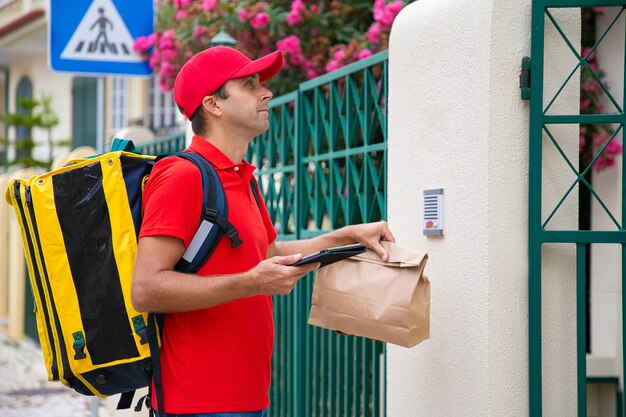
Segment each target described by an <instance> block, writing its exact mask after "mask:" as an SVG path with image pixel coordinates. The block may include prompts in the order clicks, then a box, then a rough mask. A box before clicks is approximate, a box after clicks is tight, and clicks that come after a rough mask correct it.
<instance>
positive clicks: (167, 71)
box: [159, 62, 176, 78]
mask: <svg viewBox="0 0 626 417" xmlns="http://www.w3.org/2000/svg"><path fill="white" fill-rule="evenodd" d="M159 73H160V74H161V76H162V77H164V78H172V77H174V75H176V67H174V65H172V64H170V63H169V62H163V63H162V64H161V70H160V71H159Z"/></svg>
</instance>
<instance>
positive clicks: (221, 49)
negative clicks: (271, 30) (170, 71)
mask: <svg viewBox="0 0 626 417" xmlns="http://www.w3.org/2000/svg"><path fill="white" fill-rule="evenodd" d="M282 66H283V55H282V53H281V52H280V51H276V52H272V53H271V54H269V55H266V56H264V57H262V58H259V59H257V60H256V61H253V60H251V59H250V58H248V57H247V56H245V55H244V54H242V53H241V52H239V51H238V50H236V49H233V48H229V47H226V46H216V47H213V48H209V49H205V50H204V51H202V52H198V53H197V54H195V55H194V56H192V57H191V58H190V59H189V61H187V62H186V63H185V65H183V67H182V68H181V69H180V71H179V72H178V75H177V76H176V81H174V101H175V102H176V103H177V104H178V105H179V106H180V107H182V109H183V111H184V115H185V117H187V119H190V118H191V116H193V114H194V112H195V111H196V110H197V109H198V107H200V105H201V104H202V100H203V99H204V97H206V96H208V95H211V94H213V93H214V92H215V91H216V90H217V89H218V88H220V87H221V86H222V85H223V84H224V83H225V82H226V81H228V80H230V79H233V78H241V77H246V76H248V75H253V74H259V81H260V82H265V81H267V80H269V79H270V78H272V77H273V76H274V75H276V74H277V73H278V71H280V69H281V68H282Z"/></svg>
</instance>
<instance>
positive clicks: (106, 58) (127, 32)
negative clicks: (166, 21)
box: [48, 0, 154, 75]
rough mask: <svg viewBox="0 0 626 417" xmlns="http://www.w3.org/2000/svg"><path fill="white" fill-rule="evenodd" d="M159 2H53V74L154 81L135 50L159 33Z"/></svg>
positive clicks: (50, 56) (50, 59)
mask: <svg viewBox="0 0 626 417" xmlns="http://www.w3.org/2000/svg"><path fill="white" fill-rule="evenodd" d="M153 2H154V0H133V1H126V0H117V1H116V0H50V25H49V28H50V29H49V37H48V62H49V65H50V68H51V69H52V70H54V71H60V72H73V73H90V74H99V75H112V74H115V75H150V74H151V73H152V70H151V69H150V67H149V66H148V62H147V61H146V60H145V59H143V58H142V57H141V56H140V55H139V54H137V53H136V52H135V51H134V50H133V43H134V41H135V39H136V38H138V37H139V36H147V35H149V34H150V33H152V32H153V28H154V7H153Z"/></svg>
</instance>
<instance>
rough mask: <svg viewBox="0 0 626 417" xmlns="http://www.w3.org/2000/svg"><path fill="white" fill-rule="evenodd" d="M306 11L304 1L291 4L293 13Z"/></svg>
mask: <svg viewBox="0 0 626 417" xmlns="http://www.w3.org/2000/svg"><path fill="white" fill-rule="evenodd" d="M302 9H304V3H303V2H302V0H293V1H292V2H291V11H296V12H299V11H301V10H302Z"/></svg>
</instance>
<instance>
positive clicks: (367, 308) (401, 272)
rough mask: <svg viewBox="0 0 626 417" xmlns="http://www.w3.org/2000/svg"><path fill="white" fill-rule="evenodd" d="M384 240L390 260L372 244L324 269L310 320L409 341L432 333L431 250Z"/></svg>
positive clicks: (380, 337)
mask: <svg viewBox="0 0 626 417" xmlns="http://www.w3.org/2000/svg"><path fill="white" fill-rule="evenodd" d="M382 244H383V246H384V247H385V249H386V250H387V251H388V253H389V260H388V261H387V262H383V261H382V260H381V259H380V258H379V257H378V255H376V253H374V252H373V251H371V250H370V251H368V252H366V253H363V254H361V255H357V256H353V257H352V258H349V259H346V260H343V261H341V262H337V263H334V264H332V265H329V266H326V267H324V268H320V269H319V271H318V272H317V276H316V278H315V283H314V286H313V297H312V300H311V312H310V314H309V322H308V323H309V324H311V325H313V326H318V327H323V328H326V329H331V330H336V331H338V332H341V333H346V334H349V335H354V336H364V337H368V338H370V339H376V340H380V341H383V342H389V343H393V344H396V345H400V346H404V347H412V346H415V345H417V344H418V343H420V342H421V341H423V340H425V339H427V338H428V337H429V336H430V282H429V281H428V278H426V277H425V276H424V275H423V272H424V267H425V266H426V261H427V260H428V255H427V254H425V253H423V252H418V251H415V250H414V249H410V248H406V247H402V246H399V245H396V244H393V243H388V242H382Z"/></svg>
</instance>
